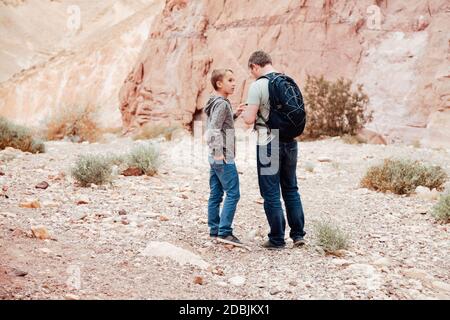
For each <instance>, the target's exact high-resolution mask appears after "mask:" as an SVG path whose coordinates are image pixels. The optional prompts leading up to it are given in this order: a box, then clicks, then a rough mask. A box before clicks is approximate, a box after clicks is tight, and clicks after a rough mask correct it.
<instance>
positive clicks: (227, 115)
mask: <svg viewBox="0 0 450 320" xmlns="http://www.w3.org/2000/svg"><path fill="white" fill-rule="evenodd" d="M205 113H206V115H207V116H208V118H207V120H206V130H207V131H206V139H207V144H208V147H209V154H210V155H211V156H221V155H224V156H225V160H226V161H227V162H229V161H233V160H234V155H235V133H234V116H233V110H232V109H231V103H230V101H228V99H225V98H223V97H220V96H211V97H210V98H209V100H208V102H207V103H206V106H205Z"/></svg>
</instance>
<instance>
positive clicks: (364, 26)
mask: <svg viewBox="0 0 450 320" xmlns="http://www.w3.org/2000/svg"><path fill="white" fill-rule="evenodd" d="M449 28H450V5H449V3H448V1H445V0H442V1H441V0H438V1H418V0H414V1H408V2H405V1H400V0H378V1H369V0H362V1H354V0H353V1H352V0H341V1H339V0H337V1H333V0H315V1H314V0H302V1H291V0H280V1H276V2H270V5H269V4H268V2H265V3H264V4H262V1H260V0H249V1H239V0H217V1H206V0H203V1H187V0H167V1H166V5H165V8H164V10H163V12H162V13H161V14H160V15H159V16H158V17H157V18H156V20H155V24H154V30H153V31H152V33H151V36H150V38H149V39H148V40H147V42H146V44H145V46H144V48H143V50H142V52H141V54H140V56H139V58H138V60H137V63H136V64H135V67H134V68H133V70H132V71H131V72H130V73H129V75H128V77H127V79H126V81H125V83H124V85H123V87H122V89H121V92H120V105H121V107H120V108H121V112H122V117H123V123H124V126H125V127H127V128H130V129H132V128H135V127H138V126H139V125H141V124H142V123H145V122H147V121H181V122H183V123H184V124H189V123H190V122H192V120H193V119H194V118H195V117H196V115H198V112H199V110H200V109H201V108H202V107H203V104H204V102H205V101H206V99H207V96H208V95H209V94H210V93H211V91H212V88H211V86H210V85H209V76H210V73H211V72H212V70H213V69H214V68H220V67H228V68H232V69H233V70H234V71H235V73H236V76H237V79H238V86H237V87H238V90H236V93H235V94H234V96H233V97H231V100H232V102H233V103H235V104H238V103H239V102H242V101H243V99H244V97H245V94H246V90H247V88H248V85H249V84H250V83H251V81H252V79H250V75H249V73H248V70H247V67H246V65H247V59H248V57H249V55H250V54H251V52H253V51H254V50H256V49H264V50H266V51H268V52H270V53H271V55H272V57H273V60H274V64H275V66H276V67H277V69H279V70H280V71H283V72H287V73H289V74H291V75H292V76H293V77H294V78H296V79H297V80H298V81H299V83H300V86H302V84H303V82H304V80H305V78H306V75H307V74H313V75H320V74H324V75H325V76H326V77H327V78H330V79H336V78H338V77H341V76H343V77H346V78H349V79H352V80H353V82H354V83H362V84H364V86H365V88H366V91H367V92H368V94H369V96H370V98H371V104H370V106H371V108H373V110H374V111H375V113H374V121H373V122H372V123H371V124H369V125H368V128H370V129H372V130H375V131H377V132H380V133H382V134H384V135H386V136H387V137H388V139H389V140H390V141H391V142H393V141H406V142H413V141H420V142H421V143H422V144H424V145H430V146H450V129H449V128H450V122H449V121H448V119H449V117H450V102H449V98H450V81H449V80H450V79H449V78H450V70H449V65H450V64H449V34H448V30H449ZM444 119H445V120H444Z"/></svg>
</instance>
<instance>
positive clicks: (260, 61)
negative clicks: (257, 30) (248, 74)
mask: <svg viewBox="0 0 450 320" xmlns="http://www.w3.org/2000/svg"><path fill="white" fill-rule="evenodd" d="M252 64H256V65H258V66H260V67H265V66H266V65H268V64H272V58H271V57H270V55H269V54H268V53H266V52H264V51H262V50H259V51H255V52H253V53H252V55H251V56H250V58H248V67H249V68H250V67H251V65H252Z"/></svg>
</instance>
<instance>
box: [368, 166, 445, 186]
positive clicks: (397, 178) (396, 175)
mask: <svg viewBox="0 0 450 320" xmlns="http://www.w3.org/2000/svg"><path fill="white" fill-rule="evenodd" d="M446 179H447V174H446V173H445V171H444V170H443V169H442V168H441V167H439V166H428V165H423V164H421V163H419V162H418V161H411V160H391V159H387V160H384V163H383V164H382V165H379V166H375V167H372V168H369V170H368V171H367V173H366V175H365V176H364V178H363V179H362V180H361V186H362V187H365V188H368V189H371V190H375V191H381V192H386V191H391V192H393V193H396V194H411V193H413V192H414V190H415V189H416V188H417V187H418V186H424V187H428V188H430V189H433V188H436V189H438V190H440V189H441V188H442V186H443V184H444V183H445V181H446Z"/></svg>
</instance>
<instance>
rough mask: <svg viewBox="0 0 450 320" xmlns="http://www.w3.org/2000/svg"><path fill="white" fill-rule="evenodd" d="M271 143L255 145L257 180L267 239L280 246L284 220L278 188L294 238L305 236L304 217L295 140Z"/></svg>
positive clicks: (282, 242) (291, 235) (282, 241)
mask: <svg viewBox="0 0 450 320" xmlns="http://www.w3.org/2000/svg"><path fill="white" fill-rule="evenodd" d="M273 143H274V142H273V141H272V142H270V143H268V144H267V145H266V146H264V145H258V146H257V149H256V152H257V168H258V183H259V190H260V192H261V196H262V197H263V198H264V211H265V212H266V216H267V221H268V222H269V226H270V233H269V235H268V236H269V240H270V242H272V243H273V244H274V245H277V246H278V245H280V246H281V245H284V244H285V241H284V232H285V228H286V220H285V219H284V214H283V208H282V206H281V200H280V187H281V195H282V196H283V200H284V205H285V207H286V216H287V220H288V223H289V227H290V228H291V231H290V237H291V238H292V239H293V240H294V241H295V240H297V239H302V238H303V237H304V235H305V232H304V230H303V228H304V224H305V220H304V213H303V207H302V202H301V199H300V195H299V193H298V187H297V176H296V169H297V153H298V147H297V141H295V140H294V141H291V142H281V141H278V142H276V143H275V144H274V145H273ZM276 153H278V156H277V155H276Z"/></svg>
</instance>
